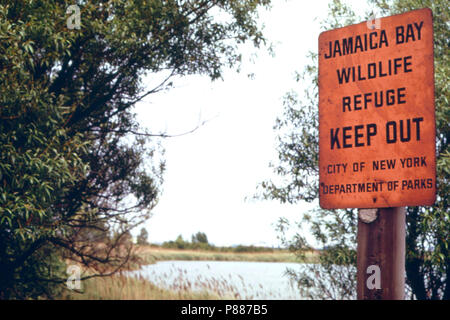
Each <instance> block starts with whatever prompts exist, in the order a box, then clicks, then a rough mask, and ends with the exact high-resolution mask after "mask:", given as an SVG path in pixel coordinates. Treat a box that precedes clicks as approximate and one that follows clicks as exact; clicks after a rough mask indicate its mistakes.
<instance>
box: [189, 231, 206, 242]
mask: <svg viewBox="0 0 450 320" xmlns="http://www.w3.org/2000/svg"><path fill="white" fill-rule="evenodd" d="M192 243H193V244H194V243H204V244H208V237H207V236H206V233H204V232H197V233H196V234H193V235H192Z"/></svg>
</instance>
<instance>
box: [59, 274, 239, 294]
mask: <svg viewBox="0 0 450 320" xmlns="http://www.w3.org/2000/svg"><path fill="white" fill-rule="evenodd" d="M157 280H158V279H157ZM161 280H162V279H159V281H160V282H161ZM198 284H199V285H200V287H201V288H202V289H201V290H193V288H192V287H193V284H192V283H191V282H190V281H188V280H186V279H181V280H180V282H179V283H177V284H174V285H172V286H171V287H170V289H167V288H163V287H162V286H161V287H160V286H158V285H156V284H155V283H153V282H151V281H149V280H147V279H145V278H143V277H142V276H137V277H131V276H126V275H124V274H117V275H113V276H110V277H102V278H91V279H88V280H86V281H83V282H82V288H81V292H75V291H70V290H68V289H67V290H66V291H65V293H64V294H63V295H62V297H61V299H67V300H218V299H238V298H239V297H238V296H234V295H233V294H232V293H230V294H228V293H226V292H228V291H229V290H231V291H230V292H233V288H231V287H230V286H226V285H225V284H223V283H219V282H202V283H198Z"/></svg>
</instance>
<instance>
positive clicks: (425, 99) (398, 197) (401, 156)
mask: <svg viewBox="0 0 450 320" xmlns="http://www.w3.org/2000/svg"><path fill="white" fill-rule="evenodd" d="M435 128H436V123H435V108H434V51H433V19H432V12H431V10H430V9H421V10H414V11H410V12H407V13H404V14H399V15H395V16H391V17H385V18H381V19H376V20H375V22H374V21H368V22H363V23H360V24H355V25H351V26H348V27H344V28H339V29H334V30H330V31H326V32H323V33H321V34H320V36H319V199H320V206H321V207H322V208H325V209H338V208H360V211H359V217H358V237H357V238H358V252H357V258H358V261H357V269H358V270H357V280H358V285H357V286H358V288H357V292H358V298H359V299H404V281H405V280H404V277H405V228H406V225H405V207H406V206H419V205H432V204H434V202H435V199H436V154H435V138H436V132H435ZM361 208H365V209H361Z"/></svg>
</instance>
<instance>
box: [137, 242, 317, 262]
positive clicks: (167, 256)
mask: <svg viewBox="0 0 450 320" xmlns="http://www.w3.org/2000/svg"><path fill="white" fill-rule="evenodd" d="M136 253H137V254H138V255H139V257H140V258H141V259H142V261H143V264H144V265H145V264H152V263H155V262H156V261H166V260H187V261H191V260H209V261H249V262H305V263H315V262H317V259H318V254H317V253H316V252H308V253H306V255H305V257H306V258H305V259H304V261H299V260H298V257H297V256H296V255H295V254H294V253H292V252H289V251H287V250H279V251H274V252H243V253H235V252H217V251H206V250H177V249H165V248H160V247H152V246H141V247H139V248H137V249H136Z"/></svg>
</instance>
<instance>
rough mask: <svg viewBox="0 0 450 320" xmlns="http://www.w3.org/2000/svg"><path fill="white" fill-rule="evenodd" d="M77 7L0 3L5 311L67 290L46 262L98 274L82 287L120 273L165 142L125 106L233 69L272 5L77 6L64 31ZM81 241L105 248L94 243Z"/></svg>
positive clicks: (152, 193) (149, 200) (138, 0)
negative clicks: (72, 24)
mask: <svg viewBox="0 0 450 320" xmlns="http://www.w3.org/2000/svg"><path fill="white" fill-rule="evenodd" d="M73 2H74V1H63V0H61V1H50V0H42V1H32V0H24V1H14V2H10V1H5V0H0V38H1V42H0V70H1V72H0V84H1V85H0V99H1V104H2V108H1V109H0V243H1V244H2V245H1V246H0V265H1V270H2V277H0V298H2V299H12V298H37V297H39V296H44V297H52V296H54V294H55V292H56V291H55V289H56V288H60V286H61V284H63V283H64V282H65V281H66V277H67V275H65V274H64V272H60V271H61V268H60V264H59V262H58V263H55V260H59V261H62V260H63V259H66V258H70V259H71V260H72V261H75V262H76V263H79V264H81V265H84V266H86V267H88V268H90V269H91V270H96V271H97V272H96V273H94V274H90V275H89V276H85V277H83V279H87V278H88V277H92V276H99V275H103V276H104V275H109V274H112V273H114V272H115V271H117V270H118V269H119V268H121V267H122V266H123V265H124V264H125V263H127V261H129V259H130V257H131V249H130V247H129V246H128V247H127V248H128V250H124V248H125V247H124V245H123V241H122V240H123V239H125V238H126V237H127V235H128V234H129V231H130V230H131V229H132V228H134V227H136V226H138V225H139V224H141V223H142V222H143V221H145V220H146V219H147V218H148V217H149V212H150V210H151V209H152V208H153V207H154V206H155V205H156V203H157V199H158V194H159V190H160V185H161V183H162V174H163V171H164V161H160V160H158V159H160V158H161V156H162V155H161V152H160V148H159V147H158V144H157V143H155V142H153V140H151V139H152V138H153V137H154V136H155V135H156V136H163V137H164V136H167V135H166V134H164V133H162V134H161V133H157V134H152V133H150V132H148V131H144V130H140V129H139V125H138V122H137V120H136V119H135V115H134V113H133V106H134V105H135V104H136V103H137V102H139V101H141V100H142V99H144V98H145V97H148V96H149V95H151V94H154V93H157V92H159V91H161V90H165V89H168V88H170V84H171V82H170V80H171V79H172V78H174V77H179V76H184V75H188V74H204V75H207V76H209V77H210V78H211V79H213V80H214V79H219V78H220V77H221V74H222V70H223V68H225V67H233V66H236V65H237V63H238V62H239V61H240V54H239V53H238V50H237V49H238V45H239V44H241V43H244V42H247V41H250V42H251V43H252V44H253V45H254V46H255V47H259V46H260V45H262V44H264V38H263V35H262V33H261V31H260V29H259V27H258V26H257V22H256V17H257V10H258V8H259V7H261V6H268V5H269V2H270V1H269V0H251V1H244V0H209V1H208V0H193V1H176V0H168V1H159V0H147V1H145V0H132V1H122V0H100V1H92V2H91V1H77V2H76V3H77V4H78V6H79V8H80V21H81V25H80V28H79V29H78V28H73V29H69V28H68V23H67V19H71V16H69V15H68V14H66V10H67V9H68V7H69V5H73ZM213 12H214V13H217V15H216V14H214V15H213ZM219 16H220V19H219ZM144 75H146V76H152V79H154V81H155V82H156V84H155V86H154V87H153V88H145V86H144V84H143V81H142V79H143V76H144ZM87 228H88V229H89V228H90V229H93V228H94V229H96V230H98V231H100V232H103V233H104V234H105V235H108V236H107V237H104V239H103V240H102V243H101V244H99V243H93V242H92V241H89V239H88V238H86V236H85V235H87V234H89V232H88V233H86V232H85V230H86V229H87ZM114 233H115V234H116V235H118V236H114V237H110V236H109V235H111V234H114ZM44 252H45V253H46V254H44ZM50 253H51V254H50ZM50 256H51V257H56V258H55V259H53V258H50ZM58 270H59V271H58Z"/></svg>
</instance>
